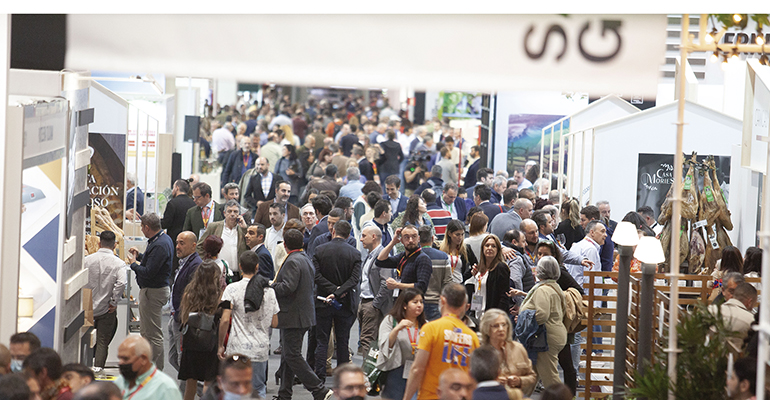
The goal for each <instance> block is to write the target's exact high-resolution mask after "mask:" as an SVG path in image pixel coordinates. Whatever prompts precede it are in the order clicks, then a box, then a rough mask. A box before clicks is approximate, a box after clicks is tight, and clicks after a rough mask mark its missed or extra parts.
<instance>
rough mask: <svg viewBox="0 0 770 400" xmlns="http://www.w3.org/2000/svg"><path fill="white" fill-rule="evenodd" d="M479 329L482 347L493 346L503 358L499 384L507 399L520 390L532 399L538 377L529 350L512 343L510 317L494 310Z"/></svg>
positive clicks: (519, 344)
mask: <svg viewBox="0 0 770 400" xmlns="http://www.w3.org/2000/svg"><path fill="white" fill-rule="evenodd" d="M480 325H481V328H480V330H479V333H480V334H481V335H480V336H481V337H480V339H481V343H482V344H490V345H492V347H494V348H496V349H497V350H498V351H499V352H500V355H501V356H502V360H501V361H502V362H501V363H500V377H499V378H498V380H499V381H500V383H501V384H502V385H504V386H505V389H506V390H507V391H508V396H509V397H511V398H514V397H515V395H516V392H517V391H519V390H520V391H521V392H523V393H524V395H525V396H529V395H531V394H532V391H533V390H534V389H535V383H537V374H536V373H535V370H533V369H532V361H530V359H529V356H527V350H526V349H524V346H523V345H522V344H521V343H519V342H516V341H513V340H512V339H511V337H512V335H513V325H512V324H511V320H510V318H508V314H506V313H505V312H504V311H502V310H498V309H494V308H493V309H491V310H489V311H487V312H486V313H484V316H483V317H481V323H480Z"/></svg>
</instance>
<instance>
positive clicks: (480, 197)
mask: <svg viewBox="0 0 770 400" xmlns="http://www.w3.org/2000/svg"><path fill="white" fill-rule="evenodd" d="M491 198H492V189H491V188H490V187H489V186H487V185H476V189H474V190H473V202H474V203H476V205H477V206H478V207H479V208H481V211H483V212H484V214H486V215H487V218H489V220H490V221H491V220H493V219H494V218H495V217H496V216H497V214H500V213H501V212H503V207H502V206H501V205H499V204H492V203H491V202H490V201H489V199H491Z"/></svg>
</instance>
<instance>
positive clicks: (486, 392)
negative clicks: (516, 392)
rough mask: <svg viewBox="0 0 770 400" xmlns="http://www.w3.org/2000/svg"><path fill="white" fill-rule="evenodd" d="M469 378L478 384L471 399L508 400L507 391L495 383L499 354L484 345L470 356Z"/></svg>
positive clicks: (487, 345) (498, 369)
mask: <svg viewBox="0 0 770 400" xmlns="http://www.w3.org/2000/svg"><path fill="white" fill-rule="evenodd" d="M471 376H472V377H473V379H475V380H476V382H478V383H477V384H476V390H474V391H473V399H474V400H475V399H484V400H508V391H506V390H505V387H503V385H501V384H500V382H498V381H497V377H498V376H500V352H499V351H497V349H495V348H494V347H492V345H490V344H485V345H483V346H480V347H479V348H477V349H476V350H474V351H473V354H472V355H471Z"/></svg>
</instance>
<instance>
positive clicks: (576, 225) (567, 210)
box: [553, 199, 586, 250]
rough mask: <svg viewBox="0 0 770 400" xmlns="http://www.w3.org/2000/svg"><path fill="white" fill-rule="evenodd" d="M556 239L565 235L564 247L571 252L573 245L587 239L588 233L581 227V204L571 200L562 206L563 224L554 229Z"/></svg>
mask: <svg viewBox="0 0 770 400" xmlns="http://www.w3.org/2000/svg"><path fill="white" fill-rule="evenodd" d="M553 234H554V236H555V237H557V238H558V237H560V235H564V243H562V244H563V245H564V247H566V248H567V250H569V249H570V248H571V247H572V243H577V242H579V241H581V240H583V238H584V237H585V235H586V233H585V231H584V230H583V227H582V226H580V204H579V203H578V201H577V200H575V199H569V200H567V201H565V202H564V203H562V204H561V222H559V226H557V227H556V229H554V231H553Z"/></svg>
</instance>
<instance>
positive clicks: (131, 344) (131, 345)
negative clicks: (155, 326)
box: [120, 335, 152, 360]
mask: <svg viewBox="0 0 770 400" xmlns="http://www.w3.org/2000/svg"><path fill="white" fill-rule="evenodd" d="M120 348H123V349H125V350H128V351H129V352H131V353H132V355H134V356H146V357H147V359H149V360H152V348H151V347H150V342H148V341H147V339H145V338H143V337H141V336H138V335H131V336H129V337H127V338H126V340H124V341H123V343H121V344H120Z"/></svg>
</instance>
